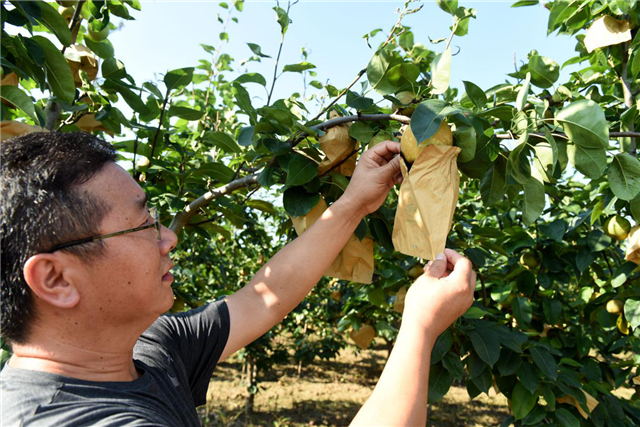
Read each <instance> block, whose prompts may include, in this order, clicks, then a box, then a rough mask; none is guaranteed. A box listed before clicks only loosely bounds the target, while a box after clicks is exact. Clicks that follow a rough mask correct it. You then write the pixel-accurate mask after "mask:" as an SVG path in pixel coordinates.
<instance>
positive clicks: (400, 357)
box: [351, 324, 435, 427]
mask: <svg viewBox="0 0 640 427" xmlns="http://www.w3.org/2000/svg"><path fill="white" fill-rule="evenodd" d="M434 342H435V337H431V336H430V335H429V333H428V332H427V333H426V334H425V332H424V329H423V328H422V326H415V325H413V324H407V325H406V326H405V327H404V328H403V327H401V328H400V331H399V333H398V339H397V340H396V344H395V345H394V347H393V350H392V352H391V355H390V356H389V360H388V361H387V364H386V366H385V368H384V370H383V371H382V375H381V376H380V380H379V381H378V384H377V385H376V387H375V389H374V390H373V393H372V394H371V396H370V397H369V399H368V400H367V402H366V403H365V404H364V406H363V407H362V408H361V409H360V411H359V412H358V414H357V415H356V417H355V418H354V420H353V422H352V423H351V425H352V426H368V427H371V426H424V425H426V421H427V395H428V385H429V365H430V361H431V350H432V349H433V344H434Z"/></svg>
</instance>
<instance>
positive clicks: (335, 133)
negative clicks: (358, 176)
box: [318, 111, 358, 176]
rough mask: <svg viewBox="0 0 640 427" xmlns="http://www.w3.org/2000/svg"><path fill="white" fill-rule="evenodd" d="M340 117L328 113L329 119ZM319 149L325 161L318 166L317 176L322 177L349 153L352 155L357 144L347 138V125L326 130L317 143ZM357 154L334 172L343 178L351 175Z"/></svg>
mask: <svg viewBox="0 0 640 427" xmlns="http://www.w3.org/2000/svg"><path fill="white" fill-rule="evenodd" d="M338 117H340V115H339V114H338V113H337V112H335V111H331V112H330V113H329V119H330V120H332V119H337V118H338ZM318 142H319V143H320V148H321V149H322V152H323V153H324V154H325V156H326V157H325V159H324V160H323V161H322V163H320V165H318V174H319V175H322V174H324V173H326V172H327V171H329V170H330V169H331V168H332V167H333V166H334V165H336V164H337V163H339V162H341V161H343V160H344V159H345V158H346V157H347V156H348V155H349V154H350V153H352V152H353V151H354V150H355V149H356V148H357V147H358V142H357V141H356V140H355V139H353V138H351V137H350V136H349V125H348V124H346V123H345V124H342V125H338V126H334V127H332V128H329V129H327V132H326V133H325V134H324V135H323V136H322V137H320V140H319V141H318ZM357 156H358V153H354V154H353V155H351V157H349V159H347V160H346V161H344V163H342V164H341V165H340V166H339V167H338V168H337V170H336V172H339V173H341V174H342V175H344V176H351V175H353V171H354V170H355V168H356V160H357Z"/></svg>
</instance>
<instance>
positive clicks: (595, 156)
mask: <svg viewBox="0 0 640 427" xmlns="http://www.w3.org/2000/svg"><path fill="white" fill-rule="evenodd" d="M567 156H568V157H569V160H570V161H571V164H573V166H575V168H576V169H578V171H580V172H581V173H582V174H584V175H585V176H587V177H589V178H591V179H598V178H600V177H601V176H602V174H603V173H604V171H605V169H606V168H607V152H606V150H605V149H604V148H602V147H600V148H585V147H583V146H580V145H577V144H569V145H567Z"/></svg>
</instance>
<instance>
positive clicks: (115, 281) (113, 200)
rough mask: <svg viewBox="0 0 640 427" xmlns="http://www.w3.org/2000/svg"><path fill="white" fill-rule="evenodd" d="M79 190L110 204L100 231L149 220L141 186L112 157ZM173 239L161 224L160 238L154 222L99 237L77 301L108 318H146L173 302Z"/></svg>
mask: <svg viewBox="0 0 640 427" xmlns="http://www.w3.org/2000/svg"><path fill="white" fill-rule="evenodd" d="M82 190H84V191H88V192H89V193H90V194H92V195H93V196H94V197H96V198H99V199H100V200H102V201H103V202H104V203H106V204H107V205H108V206H109V208H110V210H109V213H108V214H107V215H106V216H105V218H104V219H103V221H102V223H101V224H100V226H99V233H100V234H106V233H113V232H117V231H121V230H126V229H130V228H134V227H139V226H141V225H146V224H150V223H151V222H152V221H153V220H152V219H151V217H150V215H149V211H148V209H147V205H146V196H145V193H144V192H143V191H142V188H140V186H139V185H138V184H137V183H136V182H135V181H134V180H133V178H131V176H130V175H129V174H128V173H127V172H126V171H125V170H124V169H122V168H121V167H120V166H118V165H116V164H115V163H109V164H107V165H105V167H104V168H103V169H102V170H101V171H100V172H99V173H98V174H96V175H95V176H94V177H93V178H92V179H91V180H89V181H88V182H87V183H86V184H84V185H82V187H81V191H82ZM176 243H177V237H176V235H175V233H173V232H172V231H171V230H169V229H168V228H166V227H162V240H160V241H158V239H157V234H156V231H155V229H154V228H149V229H146V230H141V231H136V232H133V233H128V234H124V235H121V236H115V237H111V238H107V239H105V240H104V244H105V249H106V250H105V252H104V254H103V255H101V256H99V257H98V258H97V259H96V260H94V261H92V262H90V263H86V266H85V267H84V269H83V276H84V277H83V278H82V282H83V283H82V285H81V286H82V287H81V290H80V292H81V299H80V304H84V307H83V308H84V309H85V310H87V309H88V310H90V311H93V312H94V313H95V316H97V318H100V319H102V320H104V321H108V322H110V323H112V324H113V323H121V324H124V325H130V324H132V323H133V324H136V323H138V322H140V321H147V322H149V321H150V322H152V321H153V320H155V318H157V316H159V315H160V314H162V313H164V312H166V311H167V310H168V309H169V308H171V305H172V304H173V291H172V289H171V282H172V281H173V276H172V275H171V273H169V270H170V269H171V268H172V267H173V263H172V262H171V259H170V258H169V252H170V251H171V250H172V249H173V248H174V247H175V245H176ZM96 320H97V319H96Z"/></svg>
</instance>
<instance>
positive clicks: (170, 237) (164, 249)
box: [160, 225, 178, 255]
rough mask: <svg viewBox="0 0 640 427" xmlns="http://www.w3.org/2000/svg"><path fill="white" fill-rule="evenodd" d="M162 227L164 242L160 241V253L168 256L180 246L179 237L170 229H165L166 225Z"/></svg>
mask: <svg viewBox="0 0 640 427" xmlns="http://www.w3.org/2000/svg"><path fill="white" fill-rule="evenodd" d="M161 227H162V230H161V235H162V240H160V252H161V253H162V254H163V255H164V254H168V253H169V252H171V251H172V250H173V249H174V248H175V247H176V245H177V244H178V236H177V235H176V233H174V232H173V230H171V229H170V228H168V227H165V226H164V225H162V226H161Z"/></svg>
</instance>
